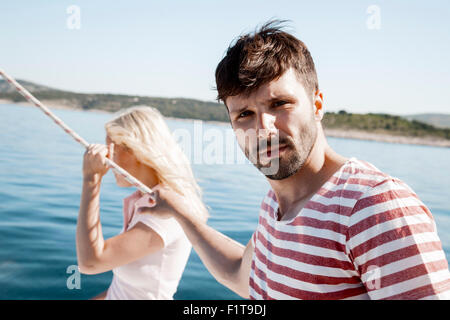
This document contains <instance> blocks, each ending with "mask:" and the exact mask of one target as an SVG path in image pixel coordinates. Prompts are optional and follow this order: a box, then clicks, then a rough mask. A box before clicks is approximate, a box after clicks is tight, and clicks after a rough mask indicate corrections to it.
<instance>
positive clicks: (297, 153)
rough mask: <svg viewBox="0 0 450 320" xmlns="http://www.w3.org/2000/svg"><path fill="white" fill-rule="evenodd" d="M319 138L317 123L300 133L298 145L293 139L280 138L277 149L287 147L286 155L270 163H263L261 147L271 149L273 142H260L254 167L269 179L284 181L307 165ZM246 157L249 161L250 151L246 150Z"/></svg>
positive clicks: (275, 158)
mask: <svg viewBox="0 0 450 320" xmlns="http://www.w3.org/2000/svg"><path fill="white" fill-rule="evenodd" d="M316 138H317V127H316V125H315V122H313V121H312V122H309V123H308V124H307V125H306V126H305V127H304V128H303V129H302V130H301V132H300V137H299V142H298V143H297V144H296V143H295V141H294V139H293V138H292V137H289V136H287V137H284V138H279V141H278V143H276V144H275V145H274V147H275V149H278V146H282V147H285V150H284V154H283V155H282V156H281V155H279V154H278V156H276V157H273V158H271V159H270V160H269V162H265V163H262V162H261V157H260V153H259V151H260V150H261V149H264V148H262V147H261V146H267V148H269V147H271V144H272V143H271V140H270V139H268V140H264V141H260V142H259V144H258V146H257V147H256V151H254V153H253V154H254V155H255V154H256V155H257V157H256V161H251V162H252V163H253V165H254V166H255V167H256V168H257V169H258V170H259V171H261V172H262V173H263V174H264V175H265V176H266V177H267V178H268V179H271V180H283V179H286V178H289V177H290V176H292V175H294V174H296V173H297V172H298V171H299V170H300V169H301V168H302V167H303V165H304V164H305V162H306V160H307V159H308V157H309V155H310V153H311V150H312V148H313V147H314V144H315V142H316ZM245 155H246V156H247V158H248V159H251V158H250V157H249V149H248V148H245Z"/></svg>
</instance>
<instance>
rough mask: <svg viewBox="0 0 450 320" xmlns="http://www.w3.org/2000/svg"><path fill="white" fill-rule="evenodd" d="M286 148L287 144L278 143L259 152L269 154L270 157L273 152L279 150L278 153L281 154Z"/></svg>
mask: <svg viewBox="0 0 450 320" xmlns="http://www.w3.org/2000/svg"><path fill="white" fill-rule="evenodd" d="M286 148H287V145H285V144H283V145H277V146H271V147H269V148H267V149H265V150H264V151H261V152H260V153H259V154H260V155H267V156H268V157H270V156H272V154H273V153H276V151H277V150H278V154H280V153H281V152H282V151H283V150H285V149H286Z"/></svg>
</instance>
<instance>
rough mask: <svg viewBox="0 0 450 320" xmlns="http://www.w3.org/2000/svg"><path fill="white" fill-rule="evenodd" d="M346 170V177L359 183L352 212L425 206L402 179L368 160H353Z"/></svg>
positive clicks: (371, 211) (372, 211)
mask: <svg viewBox="0 0 450 320" xmlns="http://www.w3.org/2000/svg"><path fill="white" fill-rule="evenodd" d="M348 171H349V176H348V178H349V179H350V180H352V179H353V180H355V181H358V183H359V185H360V188H359V191H360V192H359V194H358V197H357V198H356V199H355V200H356V202H355V205H354V206H353V210H352V213H356V212H361V213H362V212H365V213H366V214H368V213H371V214H373V213H374V212H381V211H389V210H397V209H399V208H402V207H405V206H420V207H423V208H425V205H424V204H423V203H422V202H421V200H420V199H419V197H418V196H417V195H416V193H415V192H414V191H413V190H412V189H411V188H410V187H409V186H408V185H407V184H406V183H405V182H404V181H402V180H401V179H399V178H397V177H393V176H391V175H389V174H386V173H384V172H382V171H380V170H379V169H378V168H376V167H375V166H373V165H372V164H370V163H368V162H365V161H361V160H355V162H354V163H353V164H352V168H351V169H348ZM366 211H367V212H366Z"/></svg>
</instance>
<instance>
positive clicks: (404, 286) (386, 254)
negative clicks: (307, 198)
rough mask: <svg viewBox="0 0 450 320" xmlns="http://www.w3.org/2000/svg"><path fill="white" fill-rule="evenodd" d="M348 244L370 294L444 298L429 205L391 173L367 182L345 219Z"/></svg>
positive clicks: (445, 284) (449, 280)
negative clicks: (347, 223) (368, 187)
mask: <svg viewBox="0 0 450 320" xmlns="http://www.w3.org/2000/svg"><path fill="white" fill-rule="evenodd" d="M349 221H350V223H349V227H348V230H347V250H348V254H349V256H350V257H351V260H352V261H353V263H354V265H355V268H356V269H357V271H358V272H359V275H360V278H361V281H362V282H363V284H364V285H365V287H366V289H367V292H368V295H369V296H370V298H371V299H377V300H378V299H448V298H449V293H450V276H449V271H448V263H447V260H446V256H445V253H444V251H443V250H442V245H441V241H440V239H439V237H438V234H437V230H436V225H435V222H434V219H433V216H432V215H431V212H430V211H429V210H428V208H427V207H426V206H425V205H424V204H423V203H422V202H421V201H420V199H419V198H418V197H417V195H416V194H415V193H414V192H413V191H412V190H411V189H410V188H409V187H408V186H406V185H405V184H404V183H403V182H401V181H400V180H396V179H392V178H389V179H386V180H385V181H383V182H381V183H379V184H377V185H376V186H374V187H371V188H370V189H369V190H368V191H366V192H365V193H364V194H363V196H362V197H361V198H360V199H359V200H358V201H357V202H356V204H355V206H354V208H353V211H352V213H351V216H350V219H349Z"/></svg>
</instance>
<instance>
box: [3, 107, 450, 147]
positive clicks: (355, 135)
mask: <svg viewBox="0 0 450 320" xmlns="http://www.w3.org/2000/svg"><path fill="white" fill-rule="evenodd" d="M42 103H43V104H44V105H45V106H47V107H48V108H50V109H62V110H75V111H83V112H96V113H109V114H111V112H109V111H105V110H100V109H89V110H83V109H80V108H73V107H69V106H64V105H62V104H60V103H58V101H54V100H51V101H45V100H43V101H42ZM5 104H12V105H20V106H27V107H35V106H33V105H32V104H30V103H28V102H13V101H10V100H6V99H0V105H5ZM35 108H36V107H35ZM165 118H166V119H170V120H175V121H187V122H192V121H202V122H205V123H211V124H217V125H222V126H223V125H227V126H229V123H228V122H221V121H205V120H199V119H187V118H174V117H165ZM324 131H325V135H326V136H328V137H333V138H344V139H357V140H366V141H378V142H387V143H397V144H412V145H424V146H433V147H444V148H450V140H446V139H436V138H433V137H409V136H397V135H390V134H380V133H372V132H367V131H362V130H344V129H327V128H325V129H324Z"/></svg>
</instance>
